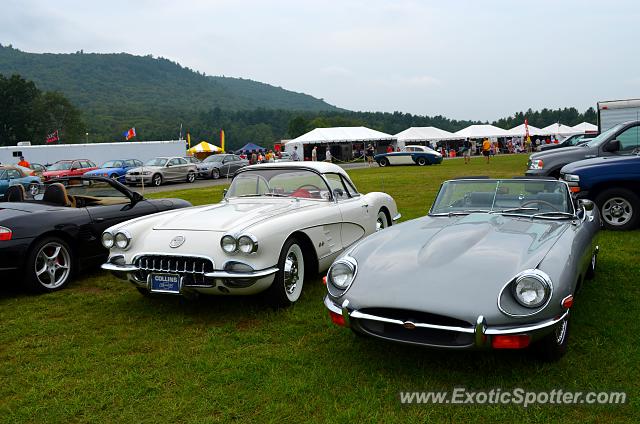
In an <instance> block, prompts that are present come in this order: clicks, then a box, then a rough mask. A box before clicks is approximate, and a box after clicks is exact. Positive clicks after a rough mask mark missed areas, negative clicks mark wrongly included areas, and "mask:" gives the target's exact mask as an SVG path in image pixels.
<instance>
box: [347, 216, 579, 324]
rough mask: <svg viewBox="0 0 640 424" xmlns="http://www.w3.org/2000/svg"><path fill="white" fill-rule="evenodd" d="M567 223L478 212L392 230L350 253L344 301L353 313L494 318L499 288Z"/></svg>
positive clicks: (531, 263) (538, 257) (539, 255)
mask: <svg viewBox="0 0 640 424" xmlns="http://www.w3.org/2000/svg"><path fill="white" fill-rule="evenodd" d="M569 225H571V224H570V223H568V222H567V221H551V220H539V219H537V220H533V221H532V220H529V219H526V218H510V217H504V216H500V215H490V214H480V213H479V214H470V215H467V216H464V217H451V218H449V217H425V218H420V219H416V220H413V221H409V222H407V223H405V224H401V225H398V226H393V227H391V228H389V229H386V230H384V231H382V232H380V233H377V234H375V235H374V236H371V237H369V238H367V239H366V240H364V241H363V242H361V243H360V244H358V245H357V247H356V248H355V249H354V250H353V252H352V253H351V256H353V257H354V258H355V259H356V261H357V263H358V274H357V276H356V281H355V282H354V283H353V286H352V288H351V289H350V290H349V292H348V293H347V295H346V297H347V298H349V299H351V300H352V301H354V302H355V304H356V305H360V307H366V306H369V307H374V306H375V307H395V308H408V309H415V310H424V311H428V312H433V313H440V314H444V315H447V314H449V315H451V313H450V312H451V310H452V309H453V310H455V309H456V308H458V309H460V310H462V311H464V312H469V313H470V315H469V317H465V318H468V319H470V320H471V322H473V320H474V319H475V317H477V314H478V313H479V312H478V310H477V309H478V308H488V309H490V311H480V312H481V313H484V314H486V315H488V314H489V313H490V312H495V309H496V307H495V305H496V299H497V295H498V292H499V291H500V289H501V288H502V286H504V285H505V284H506V283H507V282H508V281H510V280H511V278H512V277H514V276H515V275H516V274H517V273H518V272H520V271H522V270H525V269H528V268H535V267H536V266H537V265H538V264H539V263H540V262H541V261H542V259H543V258H544V256H545V255H546V254H547V252H548V251H549V249H550V248H551V246H553V244H554V243H555V242H556V241H557V239H558V238H559V237H560V235H561V234H562V233H564V231H565V230H566V229H567V228H568V226H569ZM453 315H454V316H455V315H456V314H453Z"/></svg>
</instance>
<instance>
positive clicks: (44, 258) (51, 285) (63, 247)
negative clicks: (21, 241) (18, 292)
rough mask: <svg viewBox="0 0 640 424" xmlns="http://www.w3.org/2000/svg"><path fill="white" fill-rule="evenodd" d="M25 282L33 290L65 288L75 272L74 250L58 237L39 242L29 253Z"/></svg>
mask: <svg viewBox="0 0 640 424" xmlns="http://www.w3.org/2000/svg"><path fill="white" fill-rule="evenodd" d="M25 271H26V273H25V274H26V275H25V279H24V283H25V285H26V287H27V289H29V290H30V291H33V292H40V293H46V292H52V291H56V290H60V289H61V288H63V287H64V286H65V285H66V284H67V283H68V282H69V280H70V279H71V276H72V272H73V259H72V251H71V248H70V247H69V245H68V244H67V243H66V242H65V241H64V240H62V239H60V238H58V237H47V238H44V239H42V240H40V241H39V242H37V243H36V244H35V245H34V246H33V248H31V250H30V251H29V253H28V256H27V262H26V270H25Z"/></svg>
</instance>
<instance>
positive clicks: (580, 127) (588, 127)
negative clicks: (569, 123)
mask: <svg viewBox="0 0 640 424" xmlns="http://www.w3.org/2000/svg"><path fill="white" fill-rule="evenodd" d="M571 128H573V129H574V130H575V131H576V132H577V133H580V134H587V133H597V132H598V127H597V126H596V125H593V124H590V123H588V122H581V123H579V124H577V125H574V126H573V127H571Z"/></svg>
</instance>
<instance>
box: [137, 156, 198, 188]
mask: <svg viewBox="0 0 640 424" xmlns="http://www.w3.org/2000/svg"><path fill="white" fill-rule="evenodd" d="M197 174H198V167H197V166H196V165H194V164H192V163H189V162H187V161H186V160H185V159H184V158H182V157H159V158H155V159H151V160H150V161H148V162H147V163H145V164H144V166H141V167H138V168H133V169H130V170H128V171H127V173H126V175H125V182H126V183H127V184H128V185H137V184H147V185H153V186H156V187H159V186H161V185H162V184H164V183H165V182H169V181H186V182H188V183H192V182H194V181H195V180H196V175H197Z"/></svg>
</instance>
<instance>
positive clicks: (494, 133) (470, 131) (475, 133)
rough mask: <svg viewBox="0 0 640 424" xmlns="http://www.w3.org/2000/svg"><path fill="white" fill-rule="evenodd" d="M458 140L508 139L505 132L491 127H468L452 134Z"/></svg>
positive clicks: (507, 134)
mask: <svg viewBox="0 0 640 424" xmlns="http://www.w3.org/2000/svg"><path fill="white" fill-rule="evenodd" d="M454 134H455V135H456V136H457V138H458V139H460V138H485V137H509V133H508V132H507V130H503V129H502V128H498V127H496V126H493V125H469V126H468V127H467V128H463V129H461V130H460V131H456V132H455V133H454Z"/></svg>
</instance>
